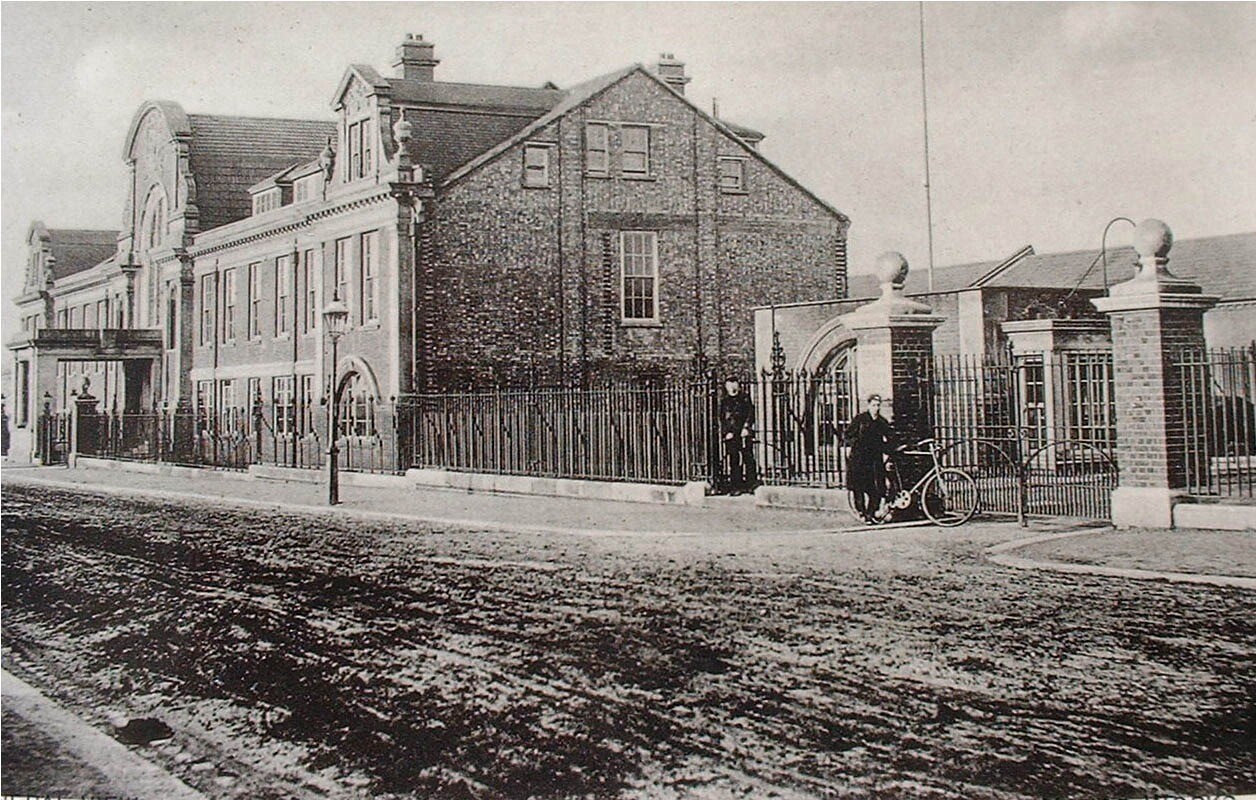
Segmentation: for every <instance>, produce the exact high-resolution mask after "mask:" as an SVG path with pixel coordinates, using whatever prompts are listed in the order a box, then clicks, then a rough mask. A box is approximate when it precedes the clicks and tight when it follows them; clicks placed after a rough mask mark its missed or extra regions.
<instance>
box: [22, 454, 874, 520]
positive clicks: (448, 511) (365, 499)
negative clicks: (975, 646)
mask: <svg viewBox="0 0 1256 800" xmlns="http://www.w3.org/2000/svg"><path fill="white" fill-rule="evenodd" d="M2 477H3V481H4V482H5V483H8V482H16V481H21V482H35V483H55V484H57V485H63V486H70V487H79V488H82V489H88V490H91V491H96V492H113V493H118V494H143V495H145V496H157V497H169V498H171V499H174V498H177V499H180V500H183V501H188V500H191V501H198V500H199V501H203V502H209V503H213V504H218V505H221V504H229V505H234V506H240V507H264V508H279V509H282V510H287V511H300V512H302V513H315V514H340V515H349V516H356V517H360V518H364V519H385V520H392V521H410V522H419V523H426V524H429V525H435V526H441V527H454V528H461V529H470V530H510V531H518V532H536V533H582V534H611V535H623V534H676V535H686V534H688V535H702V534H712V533H763V534H789V533H824V532H836V531H860V532H862V531H867V530H869V529H868V528H867V527H866V526H864V525H861V524H856V522H855V520H854V519H853V518H852V517H851V516H850V515H849V514H847V513H845V512H832V511H801V510H792V509H776V508H764V507H760V506H756V505H755V502H754V497H752V496H750V495H743V496H740V497H712V498H708V502H707V504H706V505H705V506H702V507H694V506H679V505H662V504H651V503H630V502H623V501H614V500H593V499H584V498H580V499H577V498H561V497H535V496H528V495H499V494H486V493H470V492H465V491H460V490H455V489H439V488H424V487H415V488H410V487H407V488H405V489H400V488H393V487H387V488H384V487H369V486H346V485H342V486H341V488H340V498H341V504H340V505H339V506H335V507H329V506H328V505H327V497H326V492H327V489H326V487H325V486H324V485H321V484H313V483H304V482H295V481H271V480H258V479H248V478H246V477H245V476H244V475H243V474H242V473H229V472H222V471H213V470H205V471H204V472H201V473H197V474H191V475H189V474H188V473H186V472H183V473H180V474H171V475H155V474H144V473H136V472H130V471H127V470H124V469H98V468H90V467H88V468H83V467H79V468H67V467H63V466H59V467H17V466H9V467H5V468H4V470H3V473H2Z"/></svg>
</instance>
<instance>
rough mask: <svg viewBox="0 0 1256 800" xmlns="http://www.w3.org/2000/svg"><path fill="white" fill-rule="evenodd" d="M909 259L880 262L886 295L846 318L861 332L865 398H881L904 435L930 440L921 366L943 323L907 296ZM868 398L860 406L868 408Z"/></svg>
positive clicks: (889, 256) (859, 365)
mask: <svg viewBox="0 0 1256 800" xmlns="http://www.w3.org/2000/svg"><path fill="white" fill-rule="evenodd" d="M907 272H908V266H907V259H905V258H903V256H902V254H900V253H893V252H891V253H883V254H882V255H881V256H879V257H878V258H877V266H876V275H877V278H878V279H879V280H880V281H881V296H880V297H878V298H877V299H876V300H873V301H872V302H871V303H868V304H866V305H863V306H860V307H859V308H857V309H855V310H854V311H852V312H851V313H849V314H845V315H843V316H842V317H841V320H842V324H843V325H845V326H846V327H847V328H848V329H849V330H851V331H853V332H854V333H855V339H856V342H857V344H858V347H857V349H856V351H855V363H856V370H857V372H856V374H857V375H858V376H859V377H858V380H859V393H860V394H861V395H862V396H863V397H867V396H868V395H870V394H873V393H876V394H879V395H881V398H882V408H883V409H884V411H885V414H886V416H887V417H888V418H889V419H890V421H891V422H893V423H894V428H895V429H896V430H897V431H898V432H899V433H901V434H903V435H904V436H908V437H915V438H917V439H920V438H924V437H927V436H930V435H931V433H932V428H933V420H932V419H930V418H929V402H928V401H929V398H928V396H927V392H928V384H927V383H926V382H925V381H924V380H923V378H924V376H922V375H920V366H921V364H923V363H929V362H931V361H932V359H933V330H934V328H936V327H938V325H940V324H942V321H943V318H942V317H940V316H937V315H936V314H934V313H933V310H932V309H931V308H929V307H928V306H927V305H925V304H924V303H918V302H916V301H915V300H909V299H907V298H906V297H904V296H903V284H904V283H905V282H906V280H907ZM862 405H863V403H862V398H861V401H860V407H861V408H862Z"/></svg>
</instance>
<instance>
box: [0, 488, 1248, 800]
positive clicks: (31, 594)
mask: <svg viewBox="0 0 1256 800" xmlns="http://www.w3.org/2000/svg"><path fill="white" fill-rule="evenodd" d="M4 500H5V503H4V517H3V569H4V573H3V629H4V641H5V647H6V650H7V651H8V652H9V653H10V654H11V655H13V656H14V657H15V659H16V668H18V669H21V668H22V667H23V665H25V666H26V667H28V668H29V667H30V666H31V665H38V667H39V669H40V670H41V671H43V672H44V673H45V677H43V678H40V677H39V676H34V677H32V678H31V679H32V680H33V681H35V682H37V683H40V685H41V686H42V687H43V688H44V689H45V690H47V691H48V692H49V694H51V695H52V696H54V697H56V698H57V699H59V700H61V701H62V702H65V703H66V704H68V705H70V706H72V707H75V708H77V709H80V710H81V711H82V712H83V713H84V714H86V715H88V716H89V717H90V718H93V719H95V720H96V721H98V722H100V723H101V724H102V725H103V724H107V723H109V722H113V723H115V724H116V723H117V722H119V721H120V720H125V719H128V718H135V717H141V716H143V717H156V718H158V719H160V720H162V721H163V722H164V723H166V724H168V725H169V726H170V727H171V728H173V729H174V731H175V737H174V740H173V741H172V742H169V743H166V744H163V745H161V746H159V747H155V748H151V755H152V756H153V758H154V759H155V760H156V761H158V762H160V763H163V764H165V765H166V766H168V767H169V768H170V769H171V771H172V772H174V773H176V774H177V775H179V777H181V778H183V779H184V780H185V781H187V782H188V783H189V784H190V785H194V786H196V787H197V788H199V789H201V790H202V791H204V792H206V793H207V794H209V795H211V796H215V797H223V798H227V797H230V798H235V797H240V798H243V797H250V798H254V797H273V798H279V797H298V798H303V797H327V796H331V797H357V796H361V797H388V796H399V797H442V798H459V797H463V798H487V797H509V798H515V797H519V798H524V797H659V798H663V797H689V796H700V797H746V796H750V797H770V796H774V797H782V798H791V797H833V798H846V797H852V798H854V797H877V798H882V797H884V798H900V797H901V798H934V797H937V798H941V797H965V798H1012V797H1034V798H1039V797H1079V798H1080V797H1087V798H1093V797H1132V796H1144V794H1146V793H1152V792H1156V791H1160V792H1168V791H1174V792H1181V793H1189V794H1199V793H1205V792H1217V791H1221V790H1226V791H1230V792H1236V791H1237V790H1239V789H1251V788H1256V766H1254V765H1256V759H1254V758H1253V754H1254V753H1256V749H1254V748H1256V718H1254V717H1253V702H1254V699H1256V695H1254V694H1253V688H1252V687H1253V686H1256V594H1253V593H1251V592H1244V591H1241V590H1237V589H1221V588H1208V587H1201V586H1185V585H1170V584H1162V583H1154V582H1136V581H1128V580H1119V579H1108V578H1087V577H1077V576H1067V575H1056V574H1050V573H1034V572H1029V573H1026V572H1017V571H1012V570H1008V569H1003V568H1000V567H996V566H993V565H991V564H989V563H987V562H985V561H984V559H983V558H982V555H981V554H982V552H983V550H984V549H985V548H986V547H987V546H989V545H990V544H992V543H994V542H996V541H999V540H1000V534H998V533H997V532H995V533H991V532H990V528H989V527H988V526H987V527H986V528H984V529H982V528H977V529H973V530H971V531H969V530H965V529H958V530H953V531H938V530H931V529H915V530H900V531H878V532H876V533H872V534H866V535H864V534H861V535H818V534H817V535H797V534H795V535H773V536H762V537H749V536H714V537H696V536H659V537H640V536H637V537H630V536H621V535H609V536H598V535H590V536H575V535H569V536H564V535H557V534H554V535H537V534H527V535H523V534H518V535H514V534H503V533H492V534H488V533H477V532H467V531H432V530H427V529H423V528H421V527H417V526H412V527H407V526H404V525H400V524H397V525H387V524H371V525H366V524H354V523H350V522H348V521H345V522H342V523H338V522H335V521H330V520H327V519H312V518H308V517H301V516H296V515H285V514H281V513H269V512H259V511H247V512H246V511H235V510H226V509H215V508H209V507H206V506H193V505H179V504H175V503H171V502H165V501H162V502H156V501H153V502H147V501H140V500H131V499H119V498H116V497H108V498H107V497H102V496H97V495H92V494H89V493H77V492H68V491H63V490H60V489H51V488H43V487H40V488H36V487H30V486H6V488H5V497H4ZM1004 538H1005V537H1004ZM25 674H27V675H28V676H29V670H28V672H27V673H25Z"/></svg>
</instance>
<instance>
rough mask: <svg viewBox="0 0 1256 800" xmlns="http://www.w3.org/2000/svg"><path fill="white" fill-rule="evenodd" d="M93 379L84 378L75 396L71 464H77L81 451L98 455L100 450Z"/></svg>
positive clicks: (71, 432)
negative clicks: (81, 386) (81, 387)
mask: <svg viewBox="0 0 1256 800" xmlns="http://www.w3.org/2000/svg"><path fill="white" fill-rule="evenodd" d="M91 385H92V382H91V380H89V379H87V378H84V379H83V389H82V391H80V392H79V394H78V395H77V396H76V397H75V398H74V406H73V408H72V409H71V412H72V416H71V418H70V437H69V439H70V444H69V447H70V452H69V454H68V456H67V458H68V460H69V464H70V466H72V467H73V466H75V465H76V464H77V462H78V457H79V455H80V454H81V453H88V454H90V455H98V454H99V452H100V416H99V414H98V413H97V411H96V396H95V395H93V394H92V393H91V391H90V390H91Z"/></svg>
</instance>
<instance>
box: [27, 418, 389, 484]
mask: <svg viewBox="0 0 1256 800" xmlns="http://www.w3.org/2000/svg"><path fill="white" fill-rule="evenodd" d="M379 405H381V404H377V403H374V402H368V403H366V404H365V406H364V409H362V410H361V411H360V413H359V414H358V415H357V416H354V417H352V418H350V423H346V424H342V426H341V432H342V435H341V436H340V438H339V440H338V447H339V456H338V459H339V464H340V468H341V469H342V470H346V471H352V472H384V473H391V472H398V471H402V470H404V469H405V463H404V459H401V458H399V457H398V454H397V450H396V448H395V447H394V446H393V443H392V441H391V440H390V439H389V438H388V436H389V434H390V433H392V432H394V420H395V419H396V414H395V411H392V410H391V407H389V409H388V410H385V409H383V408H378V407H377V406H379ZM325 408H326V406H325V405H315V404H294V405H290V406H285V407H284V408H283V409H281V411H280V414H279V416H278V417H276V415H275V413H274V410H273V408H271V409H270V413H266V412H267V409H265V408H264V407H262V406H260V405H257V406H254V407H252V408H226V409H217V410H213V411H208V410H196V411H191V412H188V411H178V410H170V409H156V410H152V411H147V412H138V413H132V412H119V411H107V412H104V413H100V414H86V413H83V414H80V415H79V420H78V434H77V440H78V452H80V453H81V454H83V455H87V456H98V457H101V458H110V459H116V460H123V461H160V462H165V463H172V464H180V465H187V466H207V467H218V468H222V469H241V470H242V469H248V467H249V466H250V465H251V464H273V465H276V466H284V467H295V468H301V469H322V468H324V467H325V466H326V463H327V440H326V432H325V426H323V427H321V428H320V427H318V426H316V425H315V424H314V420H316V419H321V417H315V416H314V415H315V414H319V413H322V414H326V411H325ZM319 409H324V410H322V411H321V412H320V410H319ZM364 415H365V416H364ZM342 419H344V417H342ZM276 421H277V422H278V423H279V424H278V426H276ZM50 424H51V423H50Z"/></svg>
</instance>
